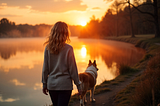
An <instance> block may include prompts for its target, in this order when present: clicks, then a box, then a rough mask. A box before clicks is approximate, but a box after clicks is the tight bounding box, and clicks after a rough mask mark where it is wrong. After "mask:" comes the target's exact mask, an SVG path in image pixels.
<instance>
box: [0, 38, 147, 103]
mask: <svg viewBox="0 0 160 106" xmlns="http://www.w3.org/2000/svg"><path fill="white" fill-rule="evenodd" d="M44 42H45V38H14V39H9V38H7V39H0V106H44V105H45V104H51V101H50V98H49V96H45V95H43V94H42V92H41V89H42V84H41V72H42V63H43V50H44V46H43V43H44ZM70 44H71V45H72V46H73V48H74V52H75V58H76V62H77V67H78V71H79V73H81V72H83V71H84V70H85V69H86V67H87V65H88V61H89V60H90V59H91V60H92V61H93V60H96V61H97V65H98V68H99V71H98V80H97V84H100V83H101V82H102V81H104V80H111V79H114V78H115V77H116V76H117V70H118V69H117V65H119V64H120V63H125V64H129V65H134V64H135V63H136V62H138V61H139V60H140V59H141V58H142V57H143V55H144V53H145V51H144V50H142V49H140V48H135V47H134V45H131V44H128V43H122V42H116V41H108V40H93V39H78V38H71V43H70ZM74 88H75V86H74ZM75 92H77V90H74V91H73V93H75Z"/></svg>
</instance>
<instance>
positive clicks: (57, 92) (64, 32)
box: [42, 22, 81, 106]
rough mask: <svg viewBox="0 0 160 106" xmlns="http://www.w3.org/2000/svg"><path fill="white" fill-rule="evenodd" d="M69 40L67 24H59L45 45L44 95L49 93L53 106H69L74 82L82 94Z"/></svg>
mask: <svg viewBox="0 0 160 106" xmlns="http://www.w3.org/2000/svg"><path fill="white" fill-rule="evenodd" d="M69 40H70V39H69V29H68V26H67V24H66V23H64V22H57V23H56V24H55V25H54V26H53V28H52V29H51V33H50V36H49V38H48V41H47V42H46V43H45V44H47V45H46V48H45V51H44V63H43V70H42V83H43V93H44V94H46V95H48V93H47V92H48V91H49V94H50V97H51V100H52V103H53V106H68V103H69V100H70V97H71V93H72V89H73V85H72V80H73V81H74V84H75V85H76V86H77V88H78V92H79V93H81V89H80V84H81V82H80V81H79V77H78V71H77V65H76V61H75V57H74V52H73V48H72V46H70V45H68V44H66V41H69Z"/></svg>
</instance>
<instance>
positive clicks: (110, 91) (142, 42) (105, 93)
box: [69, 35, 160, 106]
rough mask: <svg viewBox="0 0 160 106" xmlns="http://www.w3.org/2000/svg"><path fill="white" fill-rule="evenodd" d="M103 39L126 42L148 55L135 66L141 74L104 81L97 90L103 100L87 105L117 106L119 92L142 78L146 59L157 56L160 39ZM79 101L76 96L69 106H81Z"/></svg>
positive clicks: (139, 37)
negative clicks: (143, 50) (156, 50)
mask: <svg viewBox="0 0 160 106" xmlns="http://www.w3.org/2000/svg"><path fill="white" fill-rule="evenodd" d="M143 36H144V35H143ZM101 39H104V40H114V41H121V42H126V43H130V44H133V45H135V46H136V47H140V48H143V49H145V50H146V53H145V55H144V57H143V59H142V60H141V61H140V62H138V63H137V64H136V65H135V66H134V67H135V68H137V69H139V70H140V71H139V72H135V73H129V74H125V75H119V76H117V77H116V78H115V79H114V80H111V81H104V82H103V83H102V84H100V85H97V86H96V88H98V87H99V89H100V90H101V91H99V93H97V94H95V98H97V99H98V98H101V100H100V99H98V102H97V101H96V102H95V103H91V102H88V103H87V104H86V105H95V106H99V105H104V106H105V105H108V106H115V105H116V104H119V103H120V101H118V100H117V99H116V98H115V97H116V96H117V95H119V94H118V92H122V91H123V89H127V86H128V85H129V84H130V83H132V80H134V79H136V77H137V76H140V75H141V73H142V72H143V71H144V70H145V69H146V65H147V63H148V61H149V59H146V60H144V58H145V57H146V56H148V55H151V56H154V55H155V54H156V52H155V48H160V46H159V45H157V44H156V43H158V44H159V43H160V42H159V41H160V39H158V40H157V39H155V38H153V35H148V36H147V37H146V36H144V37H142V36H141V35H140V36H139V35H137V37H135V38H131V37H130V36H120V37H106V38H101ZM157 41H158V42H157ZM155 42H156V43H155ZM127 81H128V82H127ZM118 86H122V88H121V89H119V88H117V87H118ZM96 90H98V89H96ZM96 90H95V93H96V92H98V91H96ZM114 90H115V91H114ZM109 95H110V96H109ZM107 97H109V98H108V100H106V99H107ZM87 98H88V94H87ZM78 99H79V98H78V97H77V96H76V95H73V96H72V98H71V103H70V105H69V106H78V104H79V101H77V100H78ZM115 101H118V102H119V103H116V102H115ZM122 102H123V101H122Z"/></svg>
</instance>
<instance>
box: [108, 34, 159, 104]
mask: <svg viewBox="0 0 160 106" xmlns="http://www.w3.org/2000/svg"><path fill="white" fill-rule="evenodd" d="M106 39H108V38H106ZM109 39H110V40H117V41H124V42H128V43H132V44H135V46H136V47H141V48H144V49H145V50H146V54H145V56H144V57H143V59H142V60H141V61H139V62H138V63H137V64H136V65H135V66H134V68H136V69H138V70H141V71H142V73H141V74H139V75H138V76H136V78H135V79H134V80H133V81H132V82H131V83H130V84H129V85H128V86H127V87H126V88H124V89H123V90H121V91H120V92H119V93H118V94H117V95H116V97H115V101H114V102H115V105H116V106H128V105H131V106H157V105H158V104H159V103H160V38H153V36H152V35H147V36H144V35H140V36H137V37H136V38H130V37H117V38H113V39H112V38H109Z"/></svg>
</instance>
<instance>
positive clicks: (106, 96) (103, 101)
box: [72, 72, 141, 106]
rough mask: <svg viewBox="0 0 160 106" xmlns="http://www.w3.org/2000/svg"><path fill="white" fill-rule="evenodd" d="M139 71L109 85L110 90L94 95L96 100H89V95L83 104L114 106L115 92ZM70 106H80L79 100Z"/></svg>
mask: <svg viewBox="0 0 160 106" xmlns="http://www.w3.org/2000/svg"><path fill="white" fill-rule="evenodd" d="M140 73H141V72H139V73H136V74H134V75H133V76H131V77H129V78H126V81H124V82H121V83H119V84H118V85H110V86H109V87H108V88H110V89H111V91H108V92H104V93H101V94H98V95H95V99H96V102H94V103H92V102H90V101H89V97H87V103H86V104H85V106H115V103H114V98H115V96H116V94H117V93H118V92H119V91H121V90H122V89H123V88H125V87H126V86H127V85H128V84H129V83H130V82H131V81H132V80H133V79H134V78H135V77H136V76H137V75H138V74H140ZM72 106H80V104H79V101H77V102H74V103H73V104H72Z"/></svg>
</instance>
